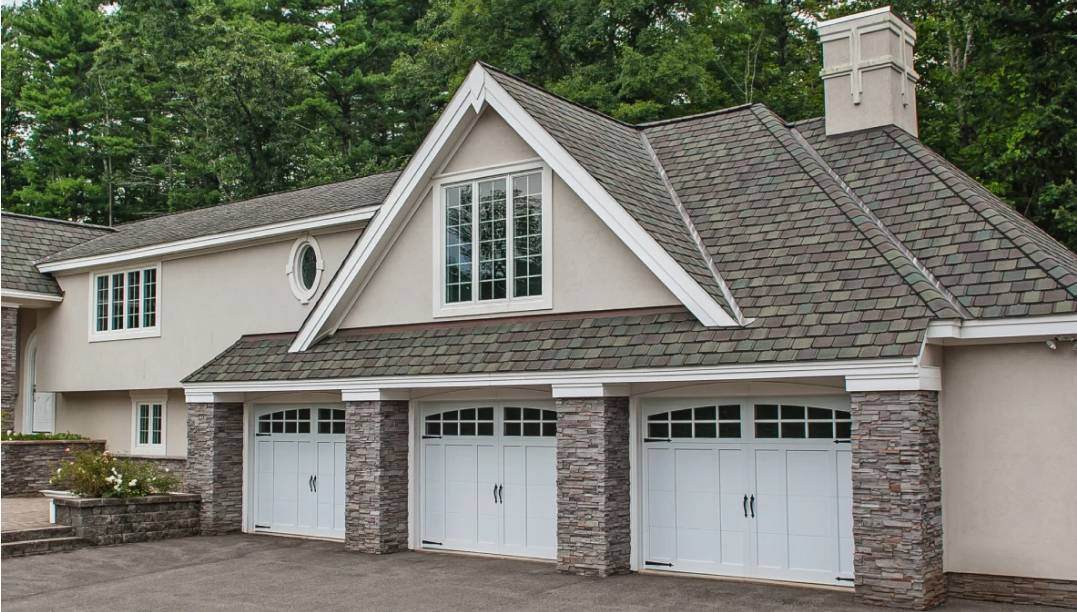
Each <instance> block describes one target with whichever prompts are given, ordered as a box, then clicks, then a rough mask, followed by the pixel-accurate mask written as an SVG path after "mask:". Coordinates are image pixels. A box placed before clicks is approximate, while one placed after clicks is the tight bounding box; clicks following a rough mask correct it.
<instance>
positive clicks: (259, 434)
mask: <svg viewBox="0 0 1077 612" xmlns="http://www.w3.org/2000/svg"><path fill="white" fill-rule="evenodd" d="M254 435H255V436H272V435H273V434H267V433H256V434H254Z"/></svg>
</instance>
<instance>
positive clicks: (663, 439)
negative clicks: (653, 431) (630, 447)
mask: <svg viewBox="0 0 1077 612" xmlns="http://www.w3.org/2000/svg"><path fill="white" fill-rule="evenodd" d="M643 441H644V442H672V441H673V439H672V438H644V439H643Z"/></svg>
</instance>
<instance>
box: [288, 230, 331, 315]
mask: <svg viewBox="0 0 1077 612" xmlns="http://www.w3.org/2000/svg"><path fill="white" fill-rule="evenodd" d="M309 254H313V256H314V261H313V265H314V275H313V278H311V277H310V275H309V267H308V274H306V275H304V274H303V271H304V267H303V263H304V262H303V259H304V257H308V256H309ZM308 263H309V262H308ZM324 267H325V266H324V262H323V261H322V250H321V249H320V248H318V241H317V240H315V239H314V236H303V237H302V238H300V239H298V240H296V241H295V243H294V244H292V252H291V253H290V254H289V255H288V265H287V266H286V267H285V274H286V275H287V276H288V286H289V287H290V288H291V289H292V294H293V295H295V297H296V299H297V300H299V302H300V303H302V304H306V303H308V302H310V300H311V299H312V298H313V297H314V294H315V293H317V292H318V288H319V287H320V286H321V284H322V270H323V269H324ZM305 281H306V282H305ZM308 282H309V284H308Z"/></svg>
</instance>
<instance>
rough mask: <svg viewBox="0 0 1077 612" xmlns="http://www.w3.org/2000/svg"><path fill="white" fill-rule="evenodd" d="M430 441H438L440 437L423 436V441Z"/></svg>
mask: <svg viewBox="0 0 1077 612" xmlns="http://www.w3.org/2000/svg"><path fill="white" fill-rule="evenodd" d="M431 439H436V440H440V439H441V436H423V440H431Z"/></svg>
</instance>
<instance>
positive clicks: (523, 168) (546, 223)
mask: <svg viewBox="0 0 1077 612" xmlns="http://www.w3.org/2000/svg"><path fill="white" fill-rule="evenodd" d="M534 171H538V172H540V173H541V174H542V295H538V296H526V297H513V295H512V293H513V291H512V289H513V286H512V285H513V264H514V261H513V252H512V248H513V240H512V233H511V231H508V232H507V233H506V242H507V244H506V252H505V257H506V279H505V282H506V287H505V294H506V296H507V297H505V298H504V299H500V300H479V299H478V293H477V291H474V290H473V291H472V301H471V302H460V303H452V304H447V303H445V188H446V187H448V186H450V185H455V184H458V183H466V182H469V181H476V180H485V179H492V178H498V177H500V176H505V175H509V174H524V173H527V172H534ZM508 187H509V191H510V193H511V186H508ZM432 191H433V199H434V214H433V217H434V258H433V259H434V264H433V265H434V274H433V278H434V284H433V300H432V301H433V316H434V317H435V318H445V317H458V316H471V315H486V314H499V313H504V312H522V311H529V310H549V309H551V308H553V274H554V271H553V238H552V235H553V173H552V172H551V170H550V167H549V166H548V165H546V164H544V163H538V162H534V161H530V162H525V163H513V164H505V165H502V166H495V167H485V168H482V169H479V170H475V171H470V172H461V173H452V174H451V175H448V176H444V177H441V178H438V179H437V180H435V181H434V182H433V189H432ZM472 197H473V198H477V197H478V194H473V196H472ZM510 200H511V196H509V195H506V209H507V210H506V215H505V223H506V228H509V229H510V230H511V228H512V204H511V201H510ZM476 274H478V270H477V269H474V268H473V269H472V279H473V282H474V278H475V275H476Z"/></svg>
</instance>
